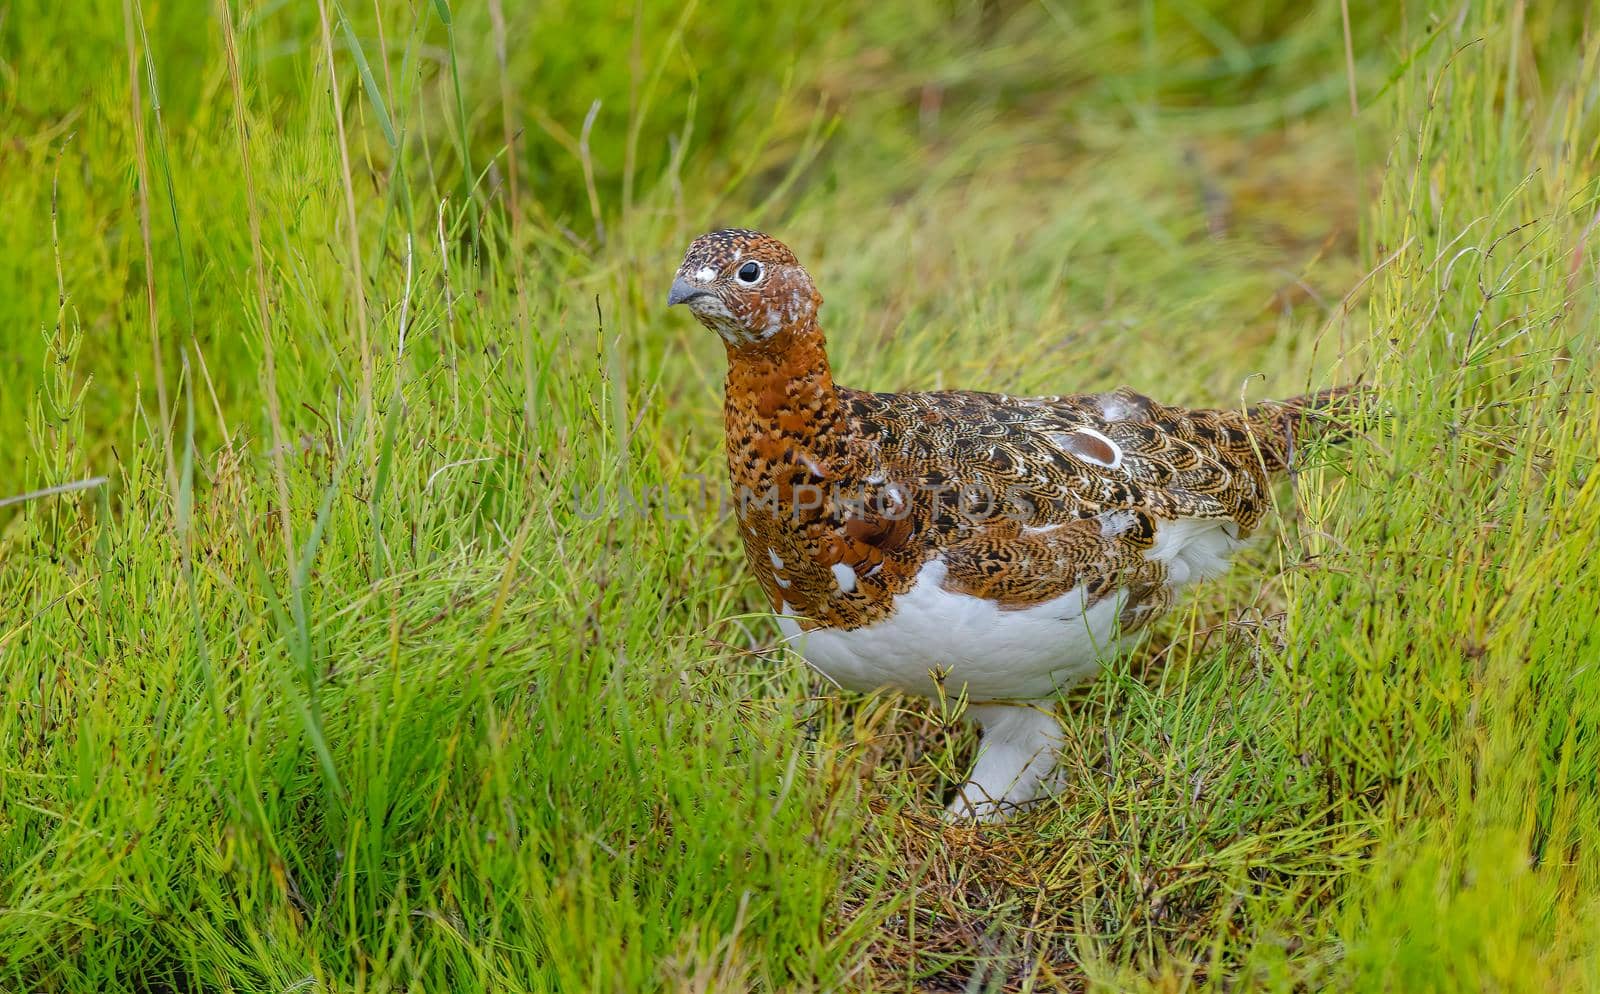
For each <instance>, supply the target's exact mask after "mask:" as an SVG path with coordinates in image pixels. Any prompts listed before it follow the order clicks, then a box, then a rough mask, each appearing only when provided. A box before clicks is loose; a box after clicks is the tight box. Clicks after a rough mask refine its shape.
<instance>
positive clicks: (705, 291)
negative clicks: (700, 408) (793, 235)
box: [667, 228, 822, 348]
mask: <svg viewBox="0 0 1600 994" xmlns="http://www.w3.org/2000/svg"><path fill="white" fill-rule="evenodd" d="M673 304H683V305H684V306H686V307H688V308H689V310H691V311H693V312H694V316H695V317H696V318H698V319H699V321H700V323H701V324H703V325H705V326H706V327H707V328H710V329H711V330H712V331H714V332H716V333H717V334H718V335H721V336H722V340H723V341H724V342H726V343H727V344H728V346H729V347H730V348H746V347H761V346H763V345H764V344H770V345H774V346H778V347H781V345H782V341H781V339H782V338H783V337H784V334H783V333H784V332H786V331H793V330H796V329H800V328H806V327H810V326H812V325H814V323H815V319H816V316H817V308H818V307H819V306H821V304H822V295H821V294H819V293H817V288H816V287H815V286H813V285H812V283H811V277H810V276H809V275H808V274H807V273H806V271H805V270H804V269H802V268H801V267H800V263H799V261H798V260H797V259H795V257H794V253H793V252H791V251H789V248H788V246H786V245H784V244H783V243H782V242H780V241H778V240H777V239H776V238H773V237H771V236H769V235H763V234H762V233H761V232H759V231H748V230H746V229H744V228H724V229H722V230H721V231H713V232H711V233H710V234H706V235H701V236H700V237H699V238H696V239H695V240H694V241H692V242H690V243H689V251H688V252H686V253H684V256H683V265H681V266H679V267H678V272H677V273H676V275H674V277H673V280H672V290H671V291H670V292H668V294H667V306H669V307H670V306H671V305H673Z"/></svg>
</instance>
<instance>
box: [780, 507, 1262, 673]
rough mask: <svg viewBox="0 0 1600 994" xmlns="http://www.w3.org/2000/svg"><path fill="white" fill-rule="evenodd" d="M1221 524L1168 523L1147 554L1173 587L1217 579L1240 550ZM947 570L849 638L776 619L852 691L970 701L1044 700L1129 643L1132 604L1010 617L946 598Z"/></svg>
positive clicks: (1061, 604) (1062, 600) (969, 600)
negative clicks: (1123, 619) (1123, 625)
mask: <svg viewBox="0 0 1600 994" xmlns="http://www.w3.org/2000/svg"><path fill="white" fill-rule="evenodd" d="M1236 534H1237V533H1236V532H1235V531H1234V530H1233V529H1232V528H1231V526H1229V525H1227V524H1224V523H1221V522H1215V521H1204V522H1200V521H1189V520H1185V521H1174V522H1166V523H1164V524H1163V525H1162V527H1161V528H1160V530H1159V531H1158V533H1157V536H1156V544H1155V547H1153V548H1151V549H1150V550H1149V551H1148V552H1147V553H1146V555H1147V556H1149V557H1150V558H1152V559H1161V560H1163V561H1164V562H1166V564H1167V566H1168V570H1169V576H1170V580H1171V582H1172V584H1173V585H1174V586H1179V585H1182V584H1185V583H1188V582H1192V581H1194V580H1199V579H1206V578H1209V577H1213V576H1217V575H1219V574H1220V573H1222V572H1223V571H1225V570H1226V569H1227V564H1228V558H1229V556H1231V554H1232V553H1233V552H1234V550H1236V549H1237V548H1238V547H1239V546H1240V545H1241V544H1242V543H1241V542H1240V541H1239V539H1238V538H1237V537H1236ZM945 574H946V568H945V564H944V563H943V562H942V561H940V560H937V559H934V560H930V561H929V562H928V563H927V564H926V565H924V566H923V567H922V569H921V571H920V572H918V573H917V578H916V582H915V584H914V585H913V586H912V587H911V589H910V590H909V591H907V592H906V593H904V594H902V595H901V596H900V597H898V598H897V599H896V601H895V613H894V614H892V615H890V616H889V617H888V618H885V619H884V620H882V621H879V622H876V623H874V624H871V625H868V626H866V627H864V628H857V629H854V630H852V631H837V630H826V629H818V630H815V631H810V632H807V631H803V630H802V629H801V627H800V624H799V622H798V621H797V620H796V619H795V618H794V617H792V616H791V615H790V613H789V608H788V605H787V604H785V605H784V612H783V615H782V616H781V617H779V619H778V625H779V627H780V628H781V629H782V631H783V635H784V639H785V641H787V642H788V643H789V645H791V646H793V647H794V648H795V649H796V650H797V651H798V652H799V653H800V654H801V655H802V656H804V657H805V659H806V662H808V663H810V664H811V665H812V666H813V667H815V668H816V669H817V670H818V671H820V672H821V673H822V674H823V675H824V676H826V677H828V678H829V679H831V680H833V681H834V682H835V683H837V684H839V685H840V686H842V687H845V688H846V689H849V690H874V689H876V688H879V687H893V688H897V689H899V690H903V691H905V692H907V693H912V694H921V695H923V696H927V697H933V696H936V695H937V690H936V689H935V686H936V678H935V675H936V674H943V675H944V693H945V694H947V695H949V696H950V697H952V698H953V697H956V696H957V695H959V694H961V693H962V692H963V690H964V691H965V692H966V693H967V695H968V696H969V698H970V699H971V700H973V701H997V700H1038V699H1040V698H1045V697H1049V696H1051V695H1053V694H1055V693H1056V692H1057V691H1058V690H1060V689H1063V688H1066V687H1070V686H1072V685H1073V684H1075V683H1078V682H1080V681H1082V680H1085V679H1087V678H1089V677H1091V676H1093V675H1094V674H1095V673H1096V672H1098V670H1099V668H1100V664H1101V663H1102V662H1104V661H1105V660H1107V659H1110V658H1112V657H1114V656H1115V654H1116V652H1117V650H1118V649H1119V648H1120V646H1121V643H1122V642H1123V641H1124V638H1123V636H1122V633H1121V632H1120V630H1119V625H1118V618H1119V615H1120V614H1121V613H1122V607H1123V603H1124V602H1125V601H1126V599H1127V597H1126V595H1125V594H1123V593H1116V594H1113V595H1110V596H1107V597H1105V598H1103V599H1102V600H1100V601H1099V602H1097V603H1095V604H1094V605H1093V606H1088V605H1087V604H1086V597H1085V591H1084V590H1083V588H1081V587H1080V588H1078V589H1075V590H1072V591H1069V592H1067V593H1066V594H1063V595H1061V596H1060V597H1057V598H1055V599H1054V600H1050V601H1046V602H1044V603H1042V604H1035V605H1034V606H1032V607H1028V608H1022V609H1015V610H1005V609H1002V608H1001V607H1000V606H999V604H997V603H996V602H994V601H991V600H985V599H983V598H981V597H973V596H971V595H969V594H962V593H956V592H954V591H950V590H946V589H945V587H944V579H945Z"/></svg>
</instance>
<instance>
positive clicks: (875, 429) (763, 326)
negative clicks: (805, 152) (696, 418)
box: [669, 229, 1331, 699]
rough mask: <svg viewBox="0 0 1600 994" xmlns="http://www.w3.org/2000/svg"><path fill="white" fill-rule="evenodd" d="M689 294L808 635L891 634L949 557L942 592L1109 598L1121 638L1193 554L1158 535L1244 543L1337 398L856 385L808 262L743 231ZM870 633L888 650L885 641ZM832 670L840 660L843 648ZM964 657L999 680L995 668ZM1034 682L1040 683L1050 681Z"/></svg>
mask: <svg viewBox="0 0 1600 994" xmlns="http://www.w3.org/2000/svg"><path fill="white" fill-rule="evenodd" d="M679 302H682V303H687V304H688V305H689V306H690V307H691V309H692V310H694V312H695V315H696V317H697V318H699V320H700V321H701V322H702V323H703V324H705V325H706V326H707V327H708V328H710V329H712V330H713V331H716V332H717V333H718V334H719V335H720V336H721V337H722V339H723V341H724V344H725V346H726V348H727V353H728V375H727V381H726V385H725V386H726V401H725V421H726V424H725V428H726V438H727V452H728V468H729V474H730V477H731V482H732V484H733V488H734V493H735V495H736V502H737V511H738V522H739V529H740V533H741V537H742V538H743V542H744V548H745V555H746V561H747V563H748V564H749V567H750V570H751V572H752V573H753V574H754V575H755V577H756V579H757V581H758V582H759V583H760V585H761V588H762V590H763V592H764V593H765V595H766V598H767V600H768V602H769V603H770V604H771V605H772V607H773V610H774V611H776V612H779V613H780V614H782V615H784V616H785V618H786V619H789V620H790V623H791V626H792V627H794V628H797V629H798V631H800V632H810V633H816V632H828V633H834V634H839V633H850V632H854V631H858V630H860V631H863V632H870V633H873V634H872V635H871V638H872V639H876V638H877V633H883V634H884V635H885V637H888V638H892V637H893V632H894V630H895V629H894V619H895V618H896V615H897V611H899V610H900V609H901V605H902V604H906V603H909V602H908V601H907V600H906V598H907V597H909V596H911V592H912V591H913V589H914V588H916V587H917V585H918V584H919V582H922V581H923V580H924V579H926V578H928V577H929V576H930V575H932V574H929V573H927V569H928V567H929V566H930V564H935V565H936V567H937V569H936V574H937V575H936V577H935V578H936V579H937V581H938V585H939V592H941V594H949V595H955V596H953V597H951V599H949V600H948V602H941V605H942V606H940V607H938V608H937V609H936V610H941V611H942V610H949V611H951V612H953V613H955V614H959V613H960V612H962V611H966V610H969V609H970V608H971V602H970V601H969V600H967V599H966V598H975V599H977V600H978V601H981V602H986V603H989V604H991V605H992V606H993V607H995V608H998V609H999V611H1000V612H1026V611H1028V610H1029V609H1032V608H1038V607H1040V606H1044V605H1062V604H1069V605H1071V607H1070V609H1068V608H1066V607H1059V608H1052V609H1051V610H1052V611H1055V612H1056V613H1057V614H1060V615H1061V617H1062V619H1063V621H1064V623H1065V622H1069V621H1072V620H1075V619H1077V618H1080V617H1081V618H1089V617H1090V616H1091V614H1092V610H1093V608H1094V607H1095V606H1096V605H1098V604H1100V603H1101V602H1104V601H1107V600H1108V599H1110V600H1111V601H1112V603H1113V604H1114V606H1115V609H1114V612H1113V614H1114V620H1115V625H1116V635H1115V637H1116V638H1118V639H1120V638H1122V637H1125V636H1126V635H1127V634H1128V633H1130V632H1133V631H1135V630H1137V629H1138V628H1139V627H1141V626H1142V625H1144V624H1146V623H1147V622H1148V621H1149V620H1150V619H1152V618H1154V617H1156V616H1158V615H1159V614H1160V612H1161V611H1162V610H1164V609H1165V608H1166V607H1167V606H1168V605H1169V604H1170V603H1171V602H1172V599H1173V595H1174V591H1175V588H1176V586H1177V585H1178V584H1179V583H1182V582H1184V581H1185V580H1187V579H1189V578H1191V577H1190V575H1189V574H1190V573H1192V572H1195V568H1194V567H1195V563H1194V562H1190V561H1189V560H1188V559H1185V558H1184V557H1183V556H1182V555H1179V554H1176V553H1174V554H1168V550H1167V549H1165V548H1164V547H1163V548H1162V549H1161V550H1159V551H1158V550H1157V545H1158V542H1160V541H1161V536H1162V534H1163V529H1164V528H1165V527H1166V526H1168V525H1170V524H1171V523H1174V522H1184V523H1185V524H1184V525H1183V529H1184V531H1183V535H1185V536H1186V535H1188V534H1189V533H1190V532H1193V533H1195V534H1198V535H1203V536H1209V538H1208V541H1212V542H1213V543H1214V544H1215V543H1222V544H1221V545H1218V546H1217V548H1220V549H1226V550H1231V549H1232V548H1233V547H1234V544H1236V543H1237V542H1239V541H1242V540H1243V539H1244V538H1245V537H1247V536H1248V535H1249V533H1250V532H1251V531H1252V530H1253V529H1254V528H1256V527H1257V525H1259V524H1260V522H1261V520H1262V518H1263V516H1264V515H1265V514H1266V512H1267V509H1268V506H1269V501H1270V495H1269V489H1268V488H1269V475H1270V474H1271V473H1273V472H1275V471H1277V470H1281V469H1283V468H1284V467H1285V465H1286V464H1287V462H1288V460H1289V457H1290V453H1291V452H1292V449H1293V446H1294V444H1295V442H1296V439H1297V436H1299V435H1303V434H1304V433H1305V427H1306V425H1308V424H1309V423H1310V422H1309V415H1308V413H1307V412H1308V411H1310V410H1312V409H1314V408H1315V407H1317V406H1319V404H1320V403H1322V402H1325V401H1326V399H1327V398H1326V397H1324V398H1321V399H1320V400H1319V399H1313V400H1310V401H1292V402H1287V403H1285V404H1281V405H1264V406H1262V407H1258V408H1255V409H1252V410H1250V411H1230V410H1185V409H1181V408H1176V407H1169V406H1165V405H1162V404H1158V403H1156V402H1155V401H1152V400H1150V399H1149V398H1147V397H1144V396H1141V395H1140V394H1137V393H1135V392H1133V391H1131V390H1128V389H1121V390H1116V391H1112V392H1109V393H1103V394H1084V395H1077V396H1052V397H1012V396H1008V395H1005V394H993V393H977V392H971V391H942V392H935V393H905V394H893V393H869V392H865V391H861V390H852V389H849V388H846V387H839V386H837V385H835V384H834V382H833V376H832V372H831V370H830V368H829V365H828V359H827V352H826V347H825V343H824V340H823V334H822V331H821V329H820V327H819V326H818V324H817V309H818V307H819V306H820V304H821V296H820V295H819V294H818V293H817V291H816V289H815V287H814V285H813V284H812V282H811V279H810V277H809V275H807V273H806V272H805V270H804V269H803V268H801V267H800V265H799V263H798V261H797V260H796V259H795V257H794V255H793V253H792V252H790V251H789V250H788V249H787V248H786V247H784V246H783V245H782V244H781V243H779V242H777V241H776V240H775V239H772V238H770V237H768V236H766V235H762V234H759V233H757V232H752V231H745V230H740V229H730V230H725V231H719V232H715V233H712V234H709V235H705V236H703V237H701V238H699V239H696V240H695V242H694V243H693V244H692V245H691V246H690V247H689V251H688V254H687V255H686V257H685V259H684V263H683V265H682V267H680V269H679V271H678V274H677V278H676V280H675V281H674V284H673V289H672V293H671V295H670V298H669V303H679ZM1329 396H1331V395H1329ZM1213 526H1214V527H1213ZM1174 534H1176V533H1174ZM1169 544H1170V543H1169ZM1206 555H1213V553H1211V552H1210V551H1207V552H1206ZM1222 555H1223V556H1224V558H1223V561H1225V553H1223V554H1222ZM1196 562H1205V563H1209V560H1205V559H1203V558H1201V559H1197V560H1196ZM1175 570H1176V571H1180V572H1182V573H1183V575H1182V576H1174V575H1173V574H1174V571H1175ZM919 596H922V597H925V595H919ZM920 603H921V601H920V600H919V604H920ZM1074 612H1076V613H1074ZM1030 617H1031V616H1030ZM994 618H998V619H1000V620H998V621H997V620H994ZM986 619H987V620H985V621H984V622H983V627H976V628H972V630H973V631H975V632H976V633H977V635H976V636H975V637H976V639H977V642H978V644H977V645H976V646H972V647H963V648H962V650H961V652H962V653H965V655H964V656H963V658H967V659H970V658H971V657H972V656H973V655H974V653H976V655H977V656H979V657H980V664H981V656H982V651H981V650H982V648H983V646H982V644H981V643H982V639H983V638H984V637H985V636H984V634H983V633H984V632H988V631H993V632H994V633H995V637H994V644H995V645H996V646H997V647H999V646H1002V645H1011V644H1012V643H1011V642H1010V641H1008V639H1011V638H1013V637H1014V632H1013V630H1012V629H1010V628H1008V627H1007V626H1006V623H1005V622H1004V620H1003V614H1002V615H994V616H993V618H989V617H988V616H986ZM968 627H969V628H970V627H972V626H968ZM1084 627H1085V629H1086V630H1087V629H1088V627H1089V626H1088V624H1087V622H1085V626H1084ZM1017 630H1018V631H1020V630H1022V629H1020V628H1019V629H1017ZM1028 631H1029V632H1032V631H1033V629H1028ZM815 641H816V640H815V639H813V643H815ZM860 641H861V643H862V644H863V645H867V644H869V642H868V640H867V639H862V640H860ZM870 644H871V645H873V646H876V647H880V648H879V652H880V654H882V649H881V646H882V645H883V643H882V642H879V641H872V642H870ZM890 648H891V650H893V651H894V652H898V651H899V648H900V647H898V646H894V645H892V643H891V645H890ZM853 651H854V650H852V652H853ZM954 651H955V650H952V652H954ZM957 654H960V653H957ZM810 655H812V654H810V653H808V656H810ZM822 655H824V656H825V655H826V654H825V653H823V654H822ZM847 655H848V654H847ZM924 655H925V656H926V657H927V658H926V662H927V666H928V668H929V669H930V670H934V669H938V668H939V667H940V666H941V662H940V658H939V657H940V655H941V647H940V646H939V645H937V644H936V643H935V644H931V645H928V646H927V647H926V648H925V649H922V650H919V652H918V653H913V654H912V659H913V663H912V666H913V667H914V666H915V665H916V664H915V660H916V659H920V658H922V656H924ZM851 659H852V661H853V662H854V661H855V658H854V656H852V657H851ZM813 662H816V660H815V659H813ZM997 665H998V664H997ZM819 668H822V669H824V671H825V672H828V671H829V667H828V666H827V665H826V660H825V661H824V663H823V664H819ZM972 668H973V667H972V666H971V665H969V666H968V667H967V669H969V670H970V669H972ZM836 669H838V670H839V671H840V672H843V673H845V674H846V675H845V676H838V675H835V674H830V675H835V678H836V679H840V681H841V682H844V683H846V684H847V685H862V686H865V685H868V684H872V683H878V682H881V683H890V684H892V685H895V686H900V687H901V688H902V689H907V690H912V691H915V692H927V690H926V684H925V683H923V682H922V681H921V679H920V678H919V677H917V676H916V675H915V674H911V675H907V674H906V673H904V672H903V671H904V670H905V666H903V665H902V666H900V667H899V668H898V669H892V670H891V668H884V667H875V666H873V665H872V664H871V661H870V660H868V661H867V662H866V663H864V664H860V665H855V666H854V667H853V668H852V667H849V666H844V665H843V664H841V665H840V666H838V667H836ZM863 670H864V672H862V671H863ZM880 670H882V671H883V672H881V673H880V672H879V671H880ZM957 675H958V676H961V677H962V678H963V679H965V680H966V681H967V683H968V684H969V685H972V686H983V685H985V675H984V674H982V673H972V674H970V675H963V674H960V673H958V674H957ZM990 682H992V681H990ZM1014 682H1016V683H1017V686H1019V687H1022V688H1024V689H1025V690H1026V691H1027V696H1033V697H1038V696H1042V695H1040V694H1038V693H1034V690H1035V689H1036V688H1038V687H1043V689H1044V692H1045V693H1048V691H1049V685H1048V684H1040V683H1039V682H1038V681H1030V680H1026V679H1019V680H1017V681H1014ZM995 685H996V686H1009V684H998V683H997V684H995ZM975 699H978V698H976V697H975Z"/></svg>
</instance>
